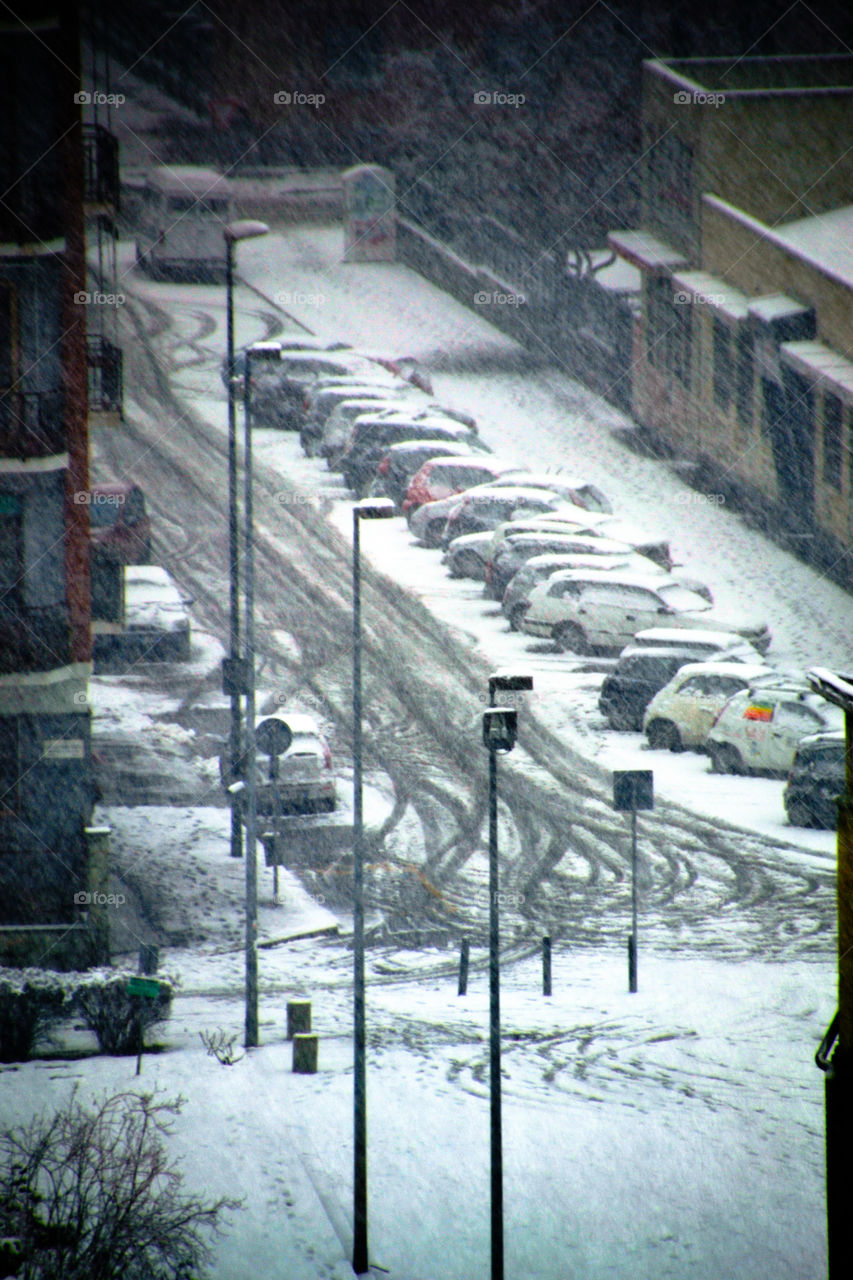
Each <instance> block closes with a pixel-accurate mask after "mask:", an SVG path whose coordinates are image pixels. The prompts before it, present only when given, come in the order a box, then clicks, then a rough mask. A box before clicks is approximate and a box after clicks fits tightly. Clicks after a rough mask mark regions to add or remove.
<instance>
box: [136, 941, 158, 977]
mask: <svg viewBox="0 0 853 1280" xmlns="http://www.w3.org/2000/svg"><path fill="white" fill-rule="evenodd" d="M159 967H160V948H159V947H155V946H153V945H152V944H151V943H148V942H143V944H142V946H141V947H140V948H139V972H140V973H156V972H157V970H158V968H159Z"/></svg>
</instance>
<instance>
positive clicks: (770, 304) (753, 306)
mask: <svg viewBox="0 0 853 1280" xmlns="http://www.w3.org/2000/svg"><path fill="white" fill-rule="evenodd" d="M748 310H749V314H750V315H751V316H754V317H755V319H756V320H763V321H764V323H765V324H771V323H772V322H773V321H774V320H784V319H786V318H787V317H788V316H798V315H802V313H803V312H804V311H808V310H809V308H808V307H804V306H803V304H802V302H798V301H797V299H796V298H789V297H788V296H787V295H786V294H784V293H768V294H767V295H766V297H763V298H753V300H752V301H751V302H750V304H749V308H748Z"/></svg>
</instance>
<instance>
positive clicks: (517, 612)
mask: <svg viewBox="0 0 853 1280" xmlns="http://www.w3.org/2000/svg"><path fill="white" fill-rule="evenodd" d="M526 613H527V605H524V604H514V605H513V606H512V608H511V609H510V611H509V629H510V631H520V630H521V627H522V623H523V622H524V615H525V614H526Z"/></svg>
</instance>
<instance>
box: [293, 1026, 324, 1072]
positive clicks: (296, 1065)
mask: <svg viewBox="0 0 853 1280" xmlns="http://www.w3.org/2000/svg"><path fill="white" fill-rule="evenodd" d="M319 1043H320V1037H319V1036H316V1035H304V1034H302V1033H301V1032H297V1033H296V1035H295V1036H294V1037H293V1071H294V1074H296V1075H303V1076H313V1075H316V1072H317V1047H318V1045H319Z"/></svg>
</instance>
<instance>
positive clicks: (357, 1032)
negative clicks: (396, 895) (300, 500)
mask: <svg viewBox="0 0 853 1280" xmlns="http://www.w3.org/2000/svg"><path fill="white" fill-rule="evenodd" d="M393 514H394V504H393V502H391V500H390V499H389V498H377V499H375V500H372V499H365V500H364V501H362V502H356V503H355V505H354V506H353V509H352V718H353V746H352V785H353V803H352V854H353V1068H354V1072H353V1076H354V1080H353V1244H352V1269H353V1271H354V1272H355V1274H356V1275H358V1276H361V1275H364V1274H365V1273H366V1272H367V1270H368V1266H369V1263H368V1248H367V1027H366V1019H365V1005H364V817H363V807H362V742H361V543H360V536H359V534H360V526H361V521H362V520H384V519H388V518H389V517H390V516H393Z"/></svg>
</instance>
